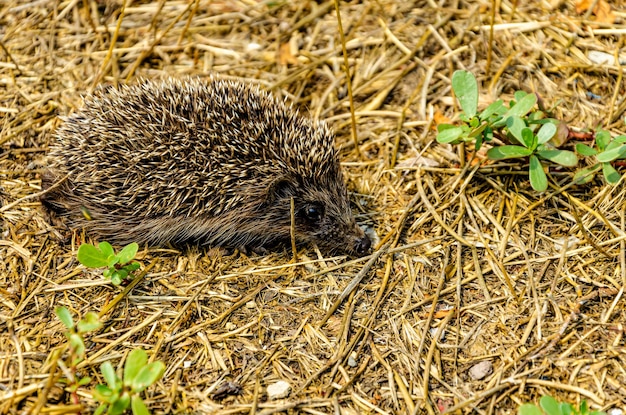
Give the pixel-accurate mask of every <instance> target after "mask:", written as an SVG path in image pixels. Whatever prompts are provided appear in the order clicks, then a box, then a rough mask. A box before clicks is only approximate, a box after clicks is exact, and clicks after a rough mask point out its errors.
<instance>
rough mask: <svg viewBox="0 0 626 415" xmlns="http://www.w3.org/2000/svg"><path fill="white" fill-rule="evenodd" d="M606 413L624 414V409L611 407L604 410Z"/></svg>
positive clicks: (610, 414)
mask: <svg viewBox="0 0 626 415" xmlns="http://www.w3.org/2000/svg"><path fill="white" fill-rule="evenodd" d="M606 415H624V411H623V410H622V409H620V408H611V409H609V410H608V411H606Z"/></svg>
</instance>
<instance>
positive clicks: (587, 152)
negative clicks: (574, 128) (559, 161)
mask: <svg viewBox="0 0 626 415" xmlns="http://www.w3.org/2000/svg"><path fill="white" fill-rule="evenodd" d="M574 148H575V149H576V152H577V153H578V154H580V155H581V156H585V157H590V156H595V155H596V154H598V151H597V150H596V149H595V148H591V147H589V146H588V145H586V144H582V143H578V144H576V145H575V146H574Z"/></svg>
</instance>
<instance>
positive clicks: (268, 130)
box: [42, 77, 371, 255]
mask: <svg viewBox="0 0 626 415" xmlns="http://www.w3.org/2000/svg"><path fill="white" fill-rule="evenodd" d="M50 159H51V163H50V165H49V168H48V171H47V172H46V173H45V174H44V176H43V179H42V182H43V187H44V188H51V186H53V185H54V184H55V183H57V182H58V181H59V180H60V179H61V178H65V177H67V178H66V180H64V181H63V182H62V183H60V184H59V185H58V186H56V187H53V188H51V190H50V191H49V192H48V193H46V194H45V195H44V198H43V199H42V202H43V203H44V205H46V206H47V207H48V208H50V209H51V210H52V211H54V212H55V213H56V214H57V215H58V216H59V217H61V218H62V220H63V221H64V222H65V223H66V224H67V225H69V226H70V227H72V228H79V229H80V228H84V229H85V230H86V231H87V233H88V234H90V235H92V236H95V237H98V238H100V240H107V241H109V242H112V243H118V244H127V243H130V242H138V243H140V244H148V245H151V246H159V245H165V244H168V243H172V244H174V245H179V244H189V243H191V244H199V245H203V246H204V245H209V246H222V247H227V248H245V249H251V250H255V251H258V250H264V249H266V248H269V249H271V248H273V247H275V246H277V245H280V244H285V243H287V242H288V241H289V240H290V226H291V198H293V199H294V203H295V211H294V212H295V215H294V216H295V237H296V241H297V242H298V243H315V244H317V245H318V246H319V247H320V248H321V249H322V250H324V251H326V252H328V253H348V254H352V255H363V254H365V253H367V252H368V250H369V248H370V245H371V243H370V240H369V238H368V237H367V236H366V235H365V234H364V233H363V231H362V230H361V229H360V228H359V226H358V225H357V224H356V222H355V220H354V216H353V214H352V212H351V210H350V204H349V199H348V193H347V190H346V185H345V182H344V178H343V175H342V172H341V168H340V165H339V157H338V153H337V150H336V149H335V147H334V135H333V134H332V132H331V131H330V129H329V128H328V127H327V125H326V124H325V123H324V122H321V121H314V120H312V119H309V118H307V117H304V116H301V115H299V114H298V112H297V111H295V110H293V109H292V108H291V107H289V106H288V105H286V104H284V103H283V102H282V101H280V100H278V99H276V98H275V97H274V96H272V95H271V94H270V93H268V92H266V91H263V90H261V89H259V88H258V87H255V86H251V85H250V84H247V83H244V82H239V81H231V80H224V79H220V78H217V77H210V78H209V79H208V80H206V81H204V80H200V79H197V78H190V79H184V80H181V79H174V78H169V79H164V80H161V81H149V80H144V81H142V82H141V83H139V84H136V85H132V86H121V87H120V88H119V89H117V88H113V87H111V88H101V89H99V90H97V91H96V92H95V93H94V94H93V95H90V96H88V97H86V98H85V102H84V106H83V107H82V109H80V110H78V111H77V112H75V113H73V114H72V115H70V116H69V117H68V118H66V119H65V122H64V123H63V124H62V125H61V126H60V127H59V128H58V129H57V131H56V133H55V140H54V143H53V144H52V145H51V151H50ZM85 211H87V212H89V217H90V220H88V219H87V217H86V215H84V214H83V213H82V212H85Z"/></svg>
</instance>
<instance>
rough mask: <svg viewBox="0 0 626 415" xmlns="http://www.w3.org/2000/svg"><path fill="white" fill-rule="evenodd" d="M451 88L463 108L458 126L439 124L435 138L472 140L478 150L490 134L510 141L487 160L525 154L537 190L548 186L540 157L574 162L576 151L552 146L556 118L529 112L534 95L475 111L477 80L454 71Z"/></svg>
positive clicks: (517, 96) (518, 94)
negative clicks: (507, 104)
mask: <svg viewBox="0 0 626 415" xmlns="http://www.w3.org/2000/svg"><path fill="white" fill-rule="evenodd" d="M452 89H453V90H454V93H455V95H456V97H457V99H458V101H459V104H460V106H461V109H462V110H463V112H462V114H461V115H460V119H461V121H462V122H463V124H461V125H460V126H454V125H451V124H440V125H439V126H438V127H437V130H438V134H437V141H438V142H440V143H449V144H460V143H462V142H465V143H471V142H474V146H475V149H476V150H479V149H480V148H481V146H482V144H483V143H484V142H489V141H492V140H493V138H494V136H495V135H497V136H499V137H500V138H501V139H502V140H504V141H508V142H510V143H512V144H511V145H501V146H495V147H493V148H491V149H490V150H489V151H487V157H489V158H490V159H491V160H504V159H511V158H523V157H528V158H529V160H530V164H529V177H530V184H531V186H532V187H533V189H535V190H537V191H544V190H546V188H547V187H548V180H547V177H546V174H545V172H544V170H543V165H542V163H541V160H548V161H551V162H553V163H557V164H560V165H562V166H567V167H573V166H576V164H577V163H578V159H577V157H576V154H575V153H574V152H572V151H568V150H559V149H557V148H555V147H554V146H553V145H552V143H551V140H552V139H553V138H554V137H555V135H556V133H557V123H558V122H557V121H556V120H554V119H551V118H545V114H544V113H543V112H542V111H539V110H537V111H532V109H533V107H534V106H535V104H536V103H537V96H536V95H535V94H528V93H526V92H524V91H517V92H515V94H514V100H512V101H511V102H510V103H509V106H508V107H507V106H506V105H505V104H504V102H503V101H502V100H497V101H496V102H494V103H492V104H491V105H489V106H488V107H487V108H485V110H483V111H482V112H480V113H478V83H477V82H476V78H475V77H474V75H473V74H472V73H470V72H467V71H456V72H455V73H454V74H453V76H452Z"/></svg>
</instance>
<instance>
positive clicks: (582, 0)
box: [575, 0, 615, 24]
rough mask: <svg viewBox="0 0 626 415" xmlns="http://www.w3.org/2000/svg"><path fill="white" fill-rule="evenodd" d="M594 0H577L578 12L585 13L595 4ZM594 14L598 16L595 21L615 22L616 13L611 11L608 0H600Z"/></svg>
mask: <svg viewBox="0 0 626 415" xmlns="http://www.w3.org/2000/svg"><path fill="white" fill-rule="evenodd" d="M593 2H594V0H577V1H576V4H575V6H576V13H578V14H583V13H585V12H586V11H587V10H589V8H590V7H591V6H592V5H593ZM593 14H594V15H595V16H596V19H595V21H597V22H600V23H609V24H610V23H613V22H615V15H614V14H613V12H612V11H611V5H610V4H609V3H608V2H607V1H606V0H598V3H597V4H596V7H595V8H594V9H593Z"/></svg>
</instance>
